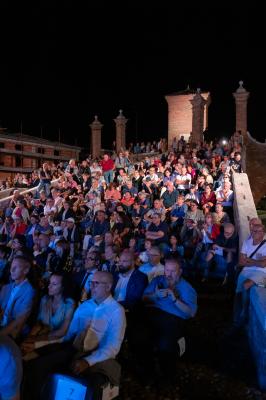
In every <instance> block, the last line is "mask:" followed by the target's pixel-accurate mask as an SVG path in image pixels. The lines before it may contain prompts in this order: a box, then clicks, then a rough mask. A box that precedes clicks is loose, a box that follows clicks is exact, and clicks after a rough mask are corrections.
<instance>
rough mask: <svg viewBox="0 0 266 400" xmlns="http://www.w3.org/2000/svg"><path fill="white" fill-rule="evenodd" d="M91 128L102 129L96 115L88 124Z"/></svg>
mask: <svg viewBox="0 0 266 400" xmlns="http://www.w3.org/2000/svg"><path fill="white" fill-rule="evenodd" d="M90 126H91V127H97V128H99V127H102V126H103V125H102V124H101V122H100V121H99V119H98V115H94V120H93V121H92V123H91V124H90Z"/></svg>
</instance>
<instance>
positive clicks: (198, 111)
mask: <svg viewBox="0 0 266 400" xmlns="http://www.w3.org/2000/svg"><path fill="white" fill-rule="evenodd" d="M190 103H191V104H192V138H191V143H195V144H197V143H198V142H202V141H203V134H202V133H203V130H204V107H205V104H206V100H205V99H204V98H203V97H202V96H201V94H200V89H197V93H196V94H195V96H194V97H193V99H192V100H190Z"/></svg>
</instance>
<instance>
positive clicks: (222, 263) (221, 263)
mask: <svg viewBox="0 0 266 400" xmlns="http://www.w3.org/2000/svg"><path fill="white" fill-rule="evenodd" d="M206 256H207V252H203V253H202V254H201V258H200V266H201V268H203V270H204V271H203V276H204V278H208V277H209V274H210V266H211V263H212V262H214V263H215V271H214V273H213V275H214V276H215V277H217V278H224V277H225V274H226V272H227V262H226V260H225V259H224V257H223V256H220V255H218V254H215V256H214V257H213V259H212V260H211V261H209V262H208V261H206Z"/></svg>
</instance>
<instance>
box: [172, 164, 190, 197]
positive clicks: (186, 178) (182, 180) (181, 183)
mask: <svg viewBox="0 0 266 400" xmlns="http://www.w3.org/2000/svg"><path fill="white" fill-rule="evenodd" d="M175 184H176V185H177V188H178V190H179V191H180V192H182V193H183V194H187V193H188V191H189V188H190V184H191V175H190V174H189V173H188V172H187V168H186V167H182V169H181V174H180V175H177V176H176V180H175Z"/></svg>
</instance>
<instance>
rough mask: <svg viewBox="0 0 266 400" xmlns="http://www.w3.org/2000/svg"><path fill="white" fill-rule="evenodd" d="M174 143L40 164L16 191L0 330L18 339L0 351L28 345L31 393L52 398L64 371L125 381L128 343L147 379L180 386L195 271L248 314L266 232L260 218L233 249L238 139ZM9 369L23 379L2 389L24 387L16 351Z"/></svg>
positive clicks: (4, 241) (0, 242) (9, 217)
mask: <svg viewBox="0 0 266 400" xmlns="http://www.w3.org/2000/svg"><path fill="white" fill-rule="evenodd" d="M175 142H176V143H177V145H176V144H175V143H173V146H172V150H170V151H164V152H161V154H160V155H156V156H155V155H152V154H151V155H150V156H145V157H144V159H143V160H142V161H141V162H138V163H133V162H132V158H131V156H130V152H129V151H121V152H120V153H118V154H117V155H115V157H110V155H109V154H104V155H103V157H102V159H101V160H88V159H86V160H83V161H82V162H80V163H79V164H78V163H77V162H76V160H70V161H69V163H68V164H67V165H65V164H63V163H60V164H59V165H58V166H57V167H56V171H55V168H54V166H53V167H51V166H50V165H49V163H44V164H43V167H42V168H41V170H40V171H39V172H38V174H37V175H36V179H37V182H36V185H35V186H36V188H37V190H36V194H32V193H27V194H25V195H20V194H19V192H18V191H15V192H14V194H13V197H12V199H11V201H10V203H9V204H8V205H7V207H6V208H5V209H4V210H3V212H2V216H1V219H0V282H1V290H0V336H3V335H8V336H9V337H11V338H13V339H14V341H15V342H16V344H15V343H13V344H12V345H10V343H9V339H7V340H4V339H3V344H2V342H1V341H0V352H1V351H2V352H3V359H5V360H7V359H8V357H10V354H11V353H12V354H15V356H14V357H15V359H16V360H19V357H18V356H17V354H18V353H19V351H18V349H17V346H19V347H20V351H21V354H22V357H23V372H24V374H23V376H24V377H23V385H22V386H23V391H24V393H25V396H26V397H25V398H27V399H39V398H41V397H40V396H41V395H43V396H44V398H46V397H45V395H46V394H45V388H47V386H45V382H46V381H47V378H48V376H49V374H51V373H55V372H62V371H63V372H64V373H68V374H69V373H71V374H73V375H74V376H83V377H86V379H87V380H88V381H89V382H90V383H91V385H92V386H93V385H94V386H95V387H96V386H97V385H96V383H97V384H98V383H99V382H101V377H102V376H105V377H107V378H108V380H109V381H110V382H111V383H113V384H116V383H118V382H119V377H120V368H119V364H118V363H117V361H116V360H115V357H116V356H117V355H118V353H119V351H120V348H121V345H122V343H123V342H124V341H125V340H126V341H127V343H128V347H129V354H130V356H131V357H133V358H134V363H135V365H136V371H137V373H138V374H139V377H140V379H142V380H143V381H149V380H150V379H152V378H154V377H156V379H158V380H159V381H160V382H168V383H169V382H171V383H172V379H173V376H174V373H175V364H176V361H177V359H178V355H179V351H180V349H179V348H178V340H179V339H180V338H182V337H183V336H184V334H185V325H186V320H188V319H190V318H193V317H194V316H195V315H196V312H197V293H196V291H195V289H194V288H193V284H191V283H189V282H193V281H194V280H199V281H201V282H202V285H204V282H206V281H208V280H209V279H217V280H218V282H219V283H220V284H222V285H229V287H234V286H235V285H236V293H237V295H236V309H237V310H236V313H235V318H234V327H235V328H237V329H238V328H239V327H241V326H242V324H243V323H244V322H245V319H246V315H247V304H248V293H249V289H250V288H251V287H252V286H253V285H254V284H259V283H261V282H262V280H263V278H264V276H265V275H264V270H263V268H262V267H264V266H265V263H266V241H265V240H264V235H265V230H264V227H263V225H262V223H261V221H260V220H258V219H253V220H251V221H250V237H249V238H248V239H247V241H246V242H245V243H244V245H243V246H244V247H243V248H242V250H241V256H240V260H238V252H239V250H238V234H237V229H236V227H235V225H234V217H233V202H234V192H233V190H232V179H231V178H232V174H233V173H241V172H242V167H241V149H242V145H241V143H240V142H239V141H237V140H235V141H234V140H232V141H231V144H230V146H231V147H230V146H229V145H228V144H227V145H222V144H221V143H215V144H208V143H201V144H198V145H195V146H192V144H190V143H186V141H185V140H184V138H181V139H180V140H175ZM55 177H56V178H57V181H56V183H55V184H54V185H52V184H51V182H52V180H53V179H54V178H55ZM258 247H259V249H258ZM258 250H259V251H258ZM239 264H241V266H242V267H244V269H243V270H242V272H240V274H239V275H238V273H239V272H238V269H237V268H236V266H237V265H239ZM3 337H4V336H3ZM12 346H13V347H12ZM14 346H15V347H14ZM14 348H15V350H14ZM1 349H2V350H1ZM13 364H14V363H13ZM13 364H12V365H13ZM3 365H4V364H3ZM10 369H11V370H12V371H11V372H12V374H13V375H14V376H15V377H16V379H15V382H16V384H13V389H12V388H10V386H9V385H8V384H5V388H6V389H2V388H3V385H2V384H1V383H2V380H1V378H0V392H1V390H2V391H3V393H4V395H2V392H1V395H2V396H3V398H12V396H10V397H7V396H8V395H9V394H10V393H12V395H13V396H14V398H16V397H15V396H16V395H18V393H19V390H20V381H21V376H22V372H21V369H22V367H21V360H19V361H18V362H17V364H16V365H15V364H14V366H12V367H11V368H10ZM15 371H17V372H15ZM97 387H98V386H97ZM95 390H97V388H96V389H95ZM5 393H8V395H6V394H5ZM5 395H6V397H5Z"/></svg>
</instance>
